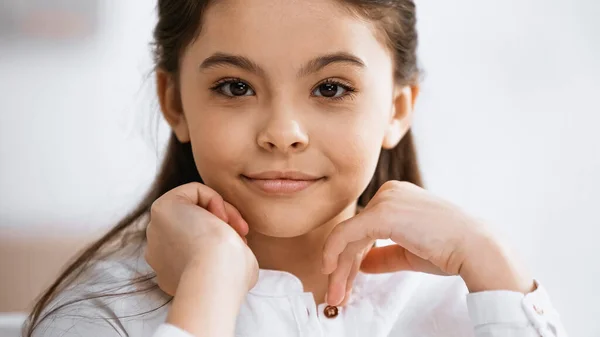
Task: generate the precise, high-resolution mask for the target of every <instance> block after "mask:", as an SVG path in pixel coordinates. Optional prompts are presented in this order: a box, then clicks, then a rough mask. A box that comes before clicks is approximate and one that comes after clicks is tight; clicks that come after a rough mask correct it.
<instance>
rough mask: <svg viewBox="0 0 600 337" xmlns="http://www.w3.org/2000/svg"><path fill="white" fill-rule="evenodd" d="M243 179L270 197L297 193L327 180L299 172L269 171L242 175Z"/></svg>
mask: <svg viewBox="0 0 600 337" xmlns="http://www.w3.org/2000/svg"><path fill="white" fill-rule="evenodd" d="M241 177H242V180H243V181H244V182H246V183H247V184H249V185H250V186H251V187H252V188H254V189H256V190H258V191H260V192H262V193H265V194H268V195H289V194H293V193H297V192H300V191H303V190H305V189H307V188H309V187H311V186H313V185H315V184H317V183H318V182H321V181H322V180H324V179H325V177H319V176H315V175H310V174H306V173H302V172H297V171H288V172H281V171H268V172H260V173H253V174H247V175H242V176H241Z"/></svg>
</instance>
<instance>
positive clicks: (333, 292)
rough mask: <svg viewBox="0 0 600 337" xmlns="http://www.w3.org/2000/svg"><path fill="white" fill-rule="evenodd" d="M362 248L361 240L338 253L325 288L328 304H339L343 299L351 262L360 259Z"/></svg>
mask: <svg viewBox="0 0 600 337" xmlns="http://www.w3.org/2000/svg"><path fill="white" fill-rule="evenodd" d="M363 248H364V243H363V242H360V241H359V242H354V243H352V244H351V245H349V246H348V249H346V250H345V251H344V252H343V253H342V254H341V255H340V257H339V263H338V267H337V268H336V269H335V271H334V272H333V273H332V274H331V275H330V276H329V287H328V290H327V303H328V304H329V305H339V304H340V303H341V302H342V301H343V300H344V296H345V294H346V285H347V283H348V278H349V276H350V273H351V270H352V267H353V264H354V263H355V261H356V260H358V259H360V256H359V254H360V252H361V250H362V249H363Z"/></svg>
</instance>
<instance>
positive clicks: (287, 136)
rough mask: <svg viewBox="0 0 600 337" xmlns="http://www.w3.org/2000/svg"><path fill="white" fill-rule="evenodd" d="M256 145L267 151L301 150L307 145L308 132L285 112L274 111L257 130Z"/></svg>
mask: <svg viewBox="0 0 600 337" xmlns="http://www.w3.org/2000/svg"><path fill="white" fill-rule="evenodd" d="M257 143H258V145H259V146H260V147H261V148H263V149H265V150H267V151H269V152H280V153H284V154H288V153H295V152H302V151H304V150H305V149H306V147H308V143H309V141H308V134H307V133H306V132H305V131H304V130H303V128H302V126H301V123H300V122H299V121H298V120H297V119H296V118H294V117H293V115H292V114H290V113H287V112H275V113H273V114H271V116H269V120H268V121H267V123H266V124H265V126H264V127H263V128H262V130H261V131H260V132H259V134H258V137H257Z"/></svg>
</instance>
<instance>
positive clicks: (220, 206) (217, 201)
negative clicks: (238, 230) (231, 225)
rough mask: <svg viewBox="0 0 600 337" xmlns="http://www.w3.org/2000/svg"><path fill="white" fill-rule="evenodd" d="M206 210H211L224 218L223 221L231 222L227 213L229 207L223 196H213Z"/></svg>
mask: <svg viewBox="0 0 600 337" xmlns="http://www.w3.org/2000/svg"><path fill="white" fill-rule="evenodd" d="M206 210H207V211H209V212H211V213H212V214H213V215H215V216H216V217H217V218H219V219H221V220H223V222H229V216H228V214H227V208H226V205H225V201H224V200H223V198H221V197H220V196H219V197H213V198H212V199H211V200H210V201H209V202H208V205H207V206H206Z"/></svg>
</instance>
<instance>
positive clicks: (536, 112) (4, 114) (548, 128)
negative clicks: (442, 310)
mask: <svg viewBox="0 0 600 337" xmlns="http://www.w3.org/2000/svg"><path fill="white" fill-rule="evenodd" d="M417 6H418V9H419V31H420V39H421V40H420V57H421V64H422V67H423V68H424V70H425V77H424V79H423V87H422V95H421V96H420V99H419V103H418V106H417V114H416V125H415V128H414V129H415V133H416V137H417V143H418V150H419V154H420V160H421V164H422V166H423V171H424V176H425V181H426V184H427V187H428V188H429V189H430V190H432V191H433V192H434V193H436V194H438V195H440V196H443V197H445V198H447V199H449V200H451V201H453V202H454V203H457V204H459V205H460V206H462V207H463V208H465V209H466V210H468V211H469V212H470V213H472V214H475V215H477V216H479V217H482V218H484V219H486V220H488V221H489V223H490V225H491V226H492V227H493V228H494V229H495V230H496V231H497V232H498V233H499V234H500V235H502V236H503V237H504V238H505V239H506V240H507V241H508V242H509V243H510V244H511V245H512V247H514V249H515V250H516V251H517V252H518V253H519V254H520V256H521V257H522V259H523V260H524V262H525V263H526V264H527V265H528V266H529V268H530V269H531V270H532V271H533V273H534V275H535V277H536V278H538V279H539V280H540V281H541V282H542V283H543V284H544V285H545V286H546V287H547V288H548V289H549V291H550V294H551V296H552V300H553V303H554V304H555V306H556V307H557V308H558V309H559V312H560V313H561V315H562V317H563V320H564V323H565V325H566V328H567V331H569V333H570V335H571V336H581V337H592V336H600V322H599V321H598V316H599V315H600V309H599V307H598V303H599V300H600V289H599V285H600V262H599V259H600V248H599V246H600V240H599V239H598V237H599V236H600V215H599V214H598V208H599V205H600V133H599V132H600V130H599V128H600V103H599V96H600V23H599V21H598V19H597V18H598V17H600V2H599V1H597V0H571V1H559V0H504V1H477V0H454V1H425V0H417ZM154 22H155V13H154V1H142V0H128V1H117V0H103V1H99V0H96V1H92V0H87V1H77V0H52V1H48V0H45V1H42V0H39V1H33V0H27V1H17V0H2V1H0V312H4V313H6V314H5V315H4V316H2V317H4V318H0V323H1V321H2V320H5V321H6V320H11V319H14V320H19V319H21V318H22V315H21V314H20V313H24V312H26V311H27V310H28V309H29V308H30V306H31V304H32V301H33V299H34V298H35V297H36V296H37V295H38V294H39V292H40V291H41V290H42V289H43V288H44V287H46V286H48V285H49V283H50V282H51V281H52V280H53V278H54V277H55V276H56V274H57V273H58V271H59V270H60V268H61V267H62V265H63V264H64V263H65V261H66V260H68V259H69V258H70V257H71V256H72V255H73V254H74V253H75V252H76V251H77V250H78V249H80V248H81V247H82V246H83V245H85V244H86V243H88V242H89V241H90V240H92V239H94V238H95V237H97V236H98V235H99V234H101V233H102V232H104V231H106V230H107V228H109V227H110V226H111V225H113V224H114V223H115V222H116V221H117V220H119V218H120V217H121V216H123V215H124V214H125V213H126V212H127V211H128V210H129V209H130V208H131V207H132V206H133V205H134V204H135V203H136V201H137V200H138V199H139V198H140V197H141V194H142V193H143V192H144V191H145V190H146V188H148V187H149V184H150V182H151V180H152V178H153V176H154V174H155V173H156V171H157V166H158V163H159V157H160V153H161V150H162V147H163V144H164V141H165V139H166V137H167V136H168V129H167V128H166V126H165V125H164V122H163V121H162V120H161V119H160V117H159V111H158V107H157V103H156V99H155V95H154V85H153V77H152V73H151V71H152V62H151V57H150V52H149V50H150V49H149V43H150V38H151V33H152V28H153V24H154ZM8 313H10V314H8ZM0 332H1V331H0Z"/></svg>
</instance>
